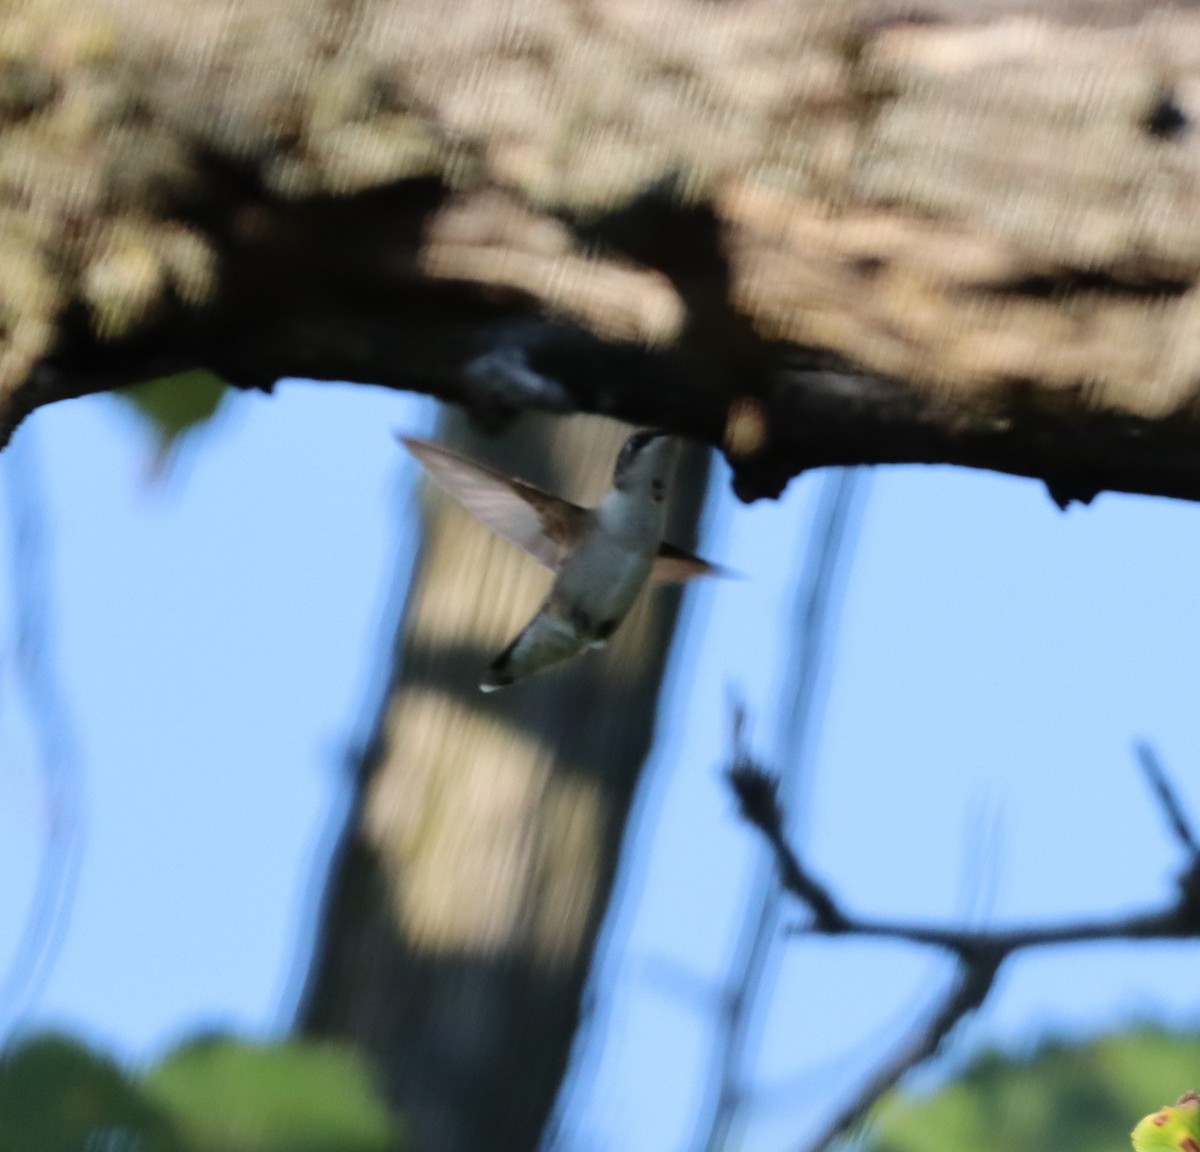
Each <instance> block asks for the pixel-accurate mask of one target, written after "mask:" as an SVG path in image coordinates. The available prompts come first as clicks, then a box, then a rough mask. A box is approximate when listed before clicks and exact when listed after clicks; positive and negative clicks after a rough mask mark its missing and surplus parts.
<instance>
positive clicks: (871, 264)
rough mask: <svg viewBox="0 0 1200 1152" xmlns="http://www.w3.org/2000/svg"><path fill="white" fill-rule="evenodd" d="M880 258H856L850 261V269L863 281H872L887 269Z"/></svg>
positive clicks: (884, 262)
mask: <svg viewBox="0 0 1200 1152" xmlns="http://www.w3.org/2000/svg"><path fill="white" fill-rule="evenodd" d="M887 263H888V262H887V261H886V260H885V259H884V258H883V257H882V256H858V257H856V258H855V259H853V260H851V261H850V268H851V270H852V271H854V272H856V273H857V274H858V275H859V276H861V277H862V278H863V279H864V280H873V279H874V278H875V277H876V276H878V275H879V273H880V272H882V271H883V270H884V269H885V268H886V267H887Z"/></svg>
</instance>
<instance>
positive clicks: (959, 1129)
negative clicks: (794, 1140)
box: [868, 1028, 1200, 1152]
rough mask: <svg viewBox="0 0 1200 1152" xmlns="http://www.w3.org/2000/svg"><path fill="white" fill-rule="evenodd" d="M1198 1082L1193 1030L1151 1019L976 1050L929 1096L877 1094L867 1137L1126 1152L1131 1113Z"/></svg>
mask: <svg viewBox="0 0 1200 1152" xmlns="http://www.w3.org/2000/svg"><path fill="white" fill-rule="evenodd" d="M1198 1082H1200V1037H1195V1036H1180V1035H1175V1034H1172V1033H1169V1032H1166V1031H1163V1030H1161V1029H1156V1028H1143V1029H1138V1030H1136V1031H1133V1032H1128V1033H1124V1034H1120V1035H1113V1036H1105V1037H1102V1038H1100V1039H1098V1040H1094V1041H1091V1042H1089V1043H1082V1044H1067V1043H1064V1042H1062V1041H1050V1042H1047V1043H1044V1044H1042V1045H1040V1046H1039V1047H1038V1048H1037V1049H1036V1051H1035V1052H1034V1053H1033V1054H1032V1055H1031V1056H1028V1057H1021V1058H1018V1057H1013V1056H1007V1055H1004V1054H1002V1053H999V1052H995V1051H990V1052H984V1053H982V1054H980V1055H979V1056H978V1057H976V1058H975V1059H974V1060H973V1061H972V1062H971V1063H970V1065H968V1067H967V1068H966V1069H965V1070H964V1071H963V1073H962V1074H961V1075H960V1076H959V1077H957V1078H956V1079H955V1080H954V1081H952V1082H951V1083H949V1084H947V1085H946V1086H945V1087H944V1088H942V1089H941V1090H940V1091H938V1092H935V1093H933V1094H932V1095H929V1096H927V1097H924V1098H911V1097H905V1096H894V1097H891V1098H889V1099H888V1100H886V1101H884V1102H883V1104H881V1106H880V1107H879V1109H878V1111H877V1114H876V1123H875V1124H874V1125H873V1130H872V1132H871V1136H870V1140H869V1145H868V1146H869V1148H870V1149H871V1150H872V1152H1013V1150H1014V1149H1019V1150H1020V1152H1129V1131H1130V1128H1131V1127H1132V1126H1133V1123H1134V1121H1136V1120H1137V1118H1138V1117H1139V1116H1144V1115H1145V1114H1146V1112H1147V1110H1148V1109H1150V1108H1152V1107H1154V1106H1155V1105H1156V1104H1157V1103H1158V1102H1159V1101H1161V1100H1162V1099H1163V1098H1164V1097H1167V1098H1168V1099H1169V1098H1171V1097H1174V1096H1176V1095H1177V1094H1178V1093H1179V1091H1180V1089H1181V1088H1187V1087H1188V1086H1189V1085H1190V1084H1192V1083H1198ZM1143 1123H1145V1122H1143ZM1140 1128H1141V1125H1139V1129H1140ZM1160 1148H1163V1149H1164V1152H1165V1146H1163V1145H1161V1144H1146V1145H1145V1146H1144V1148H1139V1149H1138V1152H1150V1150H1154V1152H1157V1150H1158V1149H1160ZM1171 1148H1172V1150H1173V1152H1200V1147H1197V1148H1195V1149H1187V1148H1186V1147H1183V1148H1181V1147H1180V1146H1177V1145H1171Z"/></svg>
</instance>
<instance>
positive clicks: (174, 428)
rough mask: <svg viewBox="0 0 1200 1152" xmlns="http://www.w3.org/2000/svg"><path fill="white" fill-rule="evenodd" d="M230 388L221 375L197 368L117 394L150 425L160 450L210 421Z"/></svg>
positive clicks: (123, 390)
mask: <svg viewBox="0 0 1200 1152" xmlns="http://www.w3.org/2000/svg"><path fill="white" fill-rule="evenodd" d="M227 391H228V388H227V386H226V384H225V381H224V380H222V379H221V378H220V377H219V376H216V375H214V374H213V373H212V372H208V371H206V370H204V369H196V370H195V371H192V372H179V373H177V374H176V375H174V376H161V377H159V379H157V380H148V381H146V382H145V383H144V384H134V385H132V386H131V387H129V388H120V389H118V390H117V392H116V393H115V395H116V396H117V397H118V398H119V399H121V400H123V401H125V402H126V403H128V404H130V405H132V407H133V408H134V410H135V411H136V412H137V413H138V414H139V415H140V416H141V417H142V418H143V419H145V420H146V421H147V422H148V423H149V424H150V425H151V427H152V428H153V429H154V431H155V435H156V437H157V439H158V442H159V446H160V451H166V450H167V449H169V448H170V447H171V445H173V444H174V443H175V441H176V440H178V439H179V437H180V436H182V435H183V434H184V433H185V432H188V431H190V430H191V429H193V428H198V427H199V426H200V425H202V424H204V423H206V422H207V421H209V420H211V419H212V418H213V416H215V415H216V413H217V409H219V408H220V406H221V402H222V401H223V400H224V399H225V394H226V392H227Z"/></svg>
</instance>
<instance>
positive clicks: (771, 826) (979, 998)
mask: <svg viewBox="0 0 1200 1152" xmlns="http://www.w3.org/2000/svg"><path fill="white" fill-rule="evenodd" d="M733 732H734V749H733V755H732V759H731V767H730V769H729V772H728V779H729V783H730V787H731V788H732V789H733V791H734V795H735V796H736V797H737V801H738V805H739V809H740V812H741V815H742V816H743V818H744V819H746V820H747V821H748V822H749V823H750V824H752V825H753V826H754V827H755V828H757V829H758V830H759V832H760V833H761V834H762V835H763V837H764V838H765V839H766V840H767V842H768V843H769V844H770V846H771V849H772V851H773V853H774V855H775V860H776V864H777V867H778V870H779V877H780V882H781V884H782V885H783V887H784V889H785V890H786V891H788V892H789V893H791V894H792V895H793V896H795V897H796V898H797V899H798V900H800V901H801V903H803V904H804V905H806V906H807V908H808V910H809V912H810V913H811V920H810V921H809V922H808V923H807V924H804V925H802V926H799V927H797V928H794V929H792V930H791V931H792V932H793V934H797V935H818V936H859V937H865V938H874V939H883V940H899V941H905V942H907V943H911V944H919V945H923V946H927V947H933V948H940V949H942V950H944V951H947V952H950V953H951V954H952V955H953V956H954V957H955V959H956V960H957V962H958V974H957V977H956V980H955V983H954V984H953V986H952V987H951V988H950V989H949V990H948V991H947V993H946V995H945V996H944V997H943V998H942V999H941V1001H940V1002H939V1003H938V1005H937V1006H936V1007H935V1009H934V1011H933V1012H932V1014H931V1015H930V1017H929V1019H928V1020H926V1021H925V1022H924V1023H923V1024H921V1025H920V1026H919V1027H917V1028H916V1029H915V1030H914V1031H913V1033H912V1035H911V1036H910V1037H909V1039H908V1041H907V1042H906V1043H905V1044H903V1045H902V1046H901V1047H900V1049H899V1050H898V1051H897V1053H896V1054H895V1055H894V1056H893V1057H892V1059H891V1060H890V1061H888V1062H887V1063H886V1064H885V1065H884V1066H883V1067H882V1068H881V1069H879V1071H878V1072H876V1074H875V1075H874V1076H872V1077H871V1079H870V1080H869V1081H868V1082H867V1084H866V1085H864V1086H863V1087H862V1088H861V1089H860V1091H859V1092H858V1093H857V1095H856V1096H855V1097H854V1099H853V1100H852V1101H851V1102H850V1103H848V1104H847V1105H846V1107H845V1108H843V1109H842V1110H841V1111H840V1112H839V1113H838V1114H837V1115H836V1116H835V1117H834V1119H833V1120H832V1121H831V1122H830V1124H829V1125H828V1126H827V1127H826V1129H825V1130H824V1131H823V1132H822V1133H821V1134H820V1135H819V1136H818V1137H817V1138H816V1139H815V1140H814V1141H812V1142H811V1143H810V1144H808V1145H806V1149H805V1152H823V1150H824V1149H825V1148H827V1147H828V1146H829V1145H830V1144H831V1143H832V1142H833V1141H834V1140H835V1139H837V1138H838V1137H839V1136H840V1135H842V1134H843V1133H845V1131H846V1130H847V1129H848V1128H849V1127H851V1126H852V1125H853V1124H855V1123H857V1122H858V1120H860V1119H861V1118H862V1117H863V1116H864V1115H865V1114H866V1113H867V1112H868V1111H869V1109H870V1108H871V1107H872V1106H873V1105H874V1104H875V1103H876V1101H877V1100H878V1099H879V1098H880V1097H881V1096H882V1095H883V1094H884V1093H885V1092H887V1091H888V1090H889V1089H891V1088H892V1087H894V1086H895V1085H896V1084H897V1083H898V1082H899V1080H900V1079H901V1078H902V1077H903V1076H904V1075H905V1074H906V1073H907V1072H908V1071H910V1070H911V1069H912V1068H914V1067H916V1066H917V1065H918V1064H919V1063H921V1062H922V1061H924V1060H926V1059H928V1058H929V1057H930V1056H932V1055H934V1054H935V1053H936V1052H937V1050H938V1048H939V1047H940V1046H941V1043H942V1041H943V1040H944V1039H945V1037H946V1036H947V1035H948V1034H949V1033H950V1032H951V1031H952V1030H953V1028H954V1027H955V1026H956V1025H957V1024H958V1022H959V1021H961V1020H962V1019H963V1018H965V1017H966V1016H968V1015H969V1014H970V1013H972V1012H973V1011H975V1010H976V1009H977V1008H979V1007H980V1006H981V1005H982V1004H983V1002H984V1000H985V999H986V997H987V996H988V994H989V993H990V991H991V989H992V986H993V984H994V982H995V978H996V975H997V973H998V972H999V970H1000V967H1001V966H1002V965H1003V964H1004V962H1005V961H1006V960H1008V959H1009V958H1010V957H1011V956H1012V955H1013V954H1014V953H1016V952H1019V951H1023V950H1026V949H1032V948H1044V947H1050V946H1054V945H1063V944H1082V943H1094V942H1096V941H1101V940H1178V939H1196V938H1198V937H1200V851H1197V845H1196V840H1195V837H1194V835H1193V834H1192V832H1191V829H1190V826H1189V824H1188V822H1187V819H1186V817H1185V816H1184V813H1183V809H1182V806H1181V805H1180V803H1179V800H1178V798H1177V797H1176V795H1175V792H1174V790H1173V789H1172V787H1171V785H1170V783H1169V781H1168V780H1167V777H1166V774H1165V772H1164V771H1163V770H1162V768H1161V766H1160V765H1159V763H1158V759H1157V757H1156V755H1155V754H1154V752H1153V750H1152V749H1151V748H1150V747H1149V745H1146V744H1140V745H1139V746H1138V749H1137V751H1138V756H1139V759H1140V760H1141V763H1142V766H1143V768H1144V770H1145V772H1146V775H1147V778H1148V780H1149V783H1150V785H1151V788H1152V791H1153V794H1154V797H1155V799H1156V800H1158V802H1159V804H1160V805H1161V806H1162V808H1163V811H1164V814H1165V815H1166V818H1167V821H1168V824H1169V826H1170V827H1171V829H1172V831H1173V832H1174V833H1175V835H1176V837H1177V839H1179V841H1180V843H1181V844H1182V846H1183V847H1184V849H1185V852H1186V853H1187V857H1188V858H1187V861H1186V864H1185V866H1184V867H1183V869H1182V870H1181V871H1180V874H1179V877H1178V879H1177V895H1176V898H1175V899H1174V900H1173V901H1170V902H1168V903H1166V904H1164V905H1162V906H1161V907H1159V908H1155V909H1150V910H1147V911H1144V912H1139V913H1134V914H1132V915H1127V916H1113V917H1097V918H1094V919H1090V920H1079V921H1076V922H1074V923H1066V924H1057V925H1044V926H1028V927H1018V928H1010V929H1005V930H1000V931H982V930H981V931H973V930H968V929H962V928H949V927H941V926H937V925H929V924H920V923H913V922H907V921H898V920H880V919H874V918H871V917H864V916H858V915H854V914H852V913H849V912H847V911H846V910H845V909H844V908H843V907H842V906H841V904H840V903H839V902H838V901H837V900H836V898H835V897H834V896H833V894H832V892H831V891H830V889H829V888H828V887H827V886H826V885H825V884H824V883H823V882H822V881H820V880H818V879H817V878H816V877H815V876H814V875H813V873H812V872H811V870H810V869H809V868H808V866H807V865H806V864H805V863H804V861H803V860H802V859H801V858H800V856H799V854H798V853H797V852H796V851H795V849H794V848H793V847H792V846H791V845H790V844H789V843H788V841H787V836H786V834H785V832H784V815H783V811H782V809H781V806H780V804H779V800H778V779H777V777H775V776H774V775H772V774H771V773H769V772H767V771H766V770H765V769H763V768H762V767H761V765H759V764H758V763H757V762H756V761H755V760H754V759H753V757H752V756H751V754H750V752H749V750H748V749H747V747H746V746H745V743H744V732H745V722H744V717H743V716H742V715H741V713H740V711H735V715H734V724H733Z"/></svg>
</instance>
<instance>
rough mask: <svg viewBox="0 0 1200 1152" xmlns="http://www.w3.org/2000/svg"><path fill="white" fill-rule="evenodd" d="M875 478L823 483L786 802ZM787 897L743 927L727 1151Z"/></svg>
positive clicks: (784, 744) (789, 722)
mask: <svg viewBox="0 0 1200 1152" xmlns="http://www.w3.org/2000/svg"><path fill="white" fill-rule="evenodd" d="M865 484H866V474H865V473H864V472H863V471H861V470H858V469H843V470H841V471H839V472H836V473H832V474H831V475H829V476H828V477H827V478H826V479H825V480H824V481H823V483H822V487H821V490H820V493H819V496H818V501H817V510H816V513H815V515H814V518H813V524H812V528H811V529H810V531H809V532H808V533H807V535H806V537H805V540H804V543H803V552H802V558H801V561H800V565H799V567H800V577H801V578H800V579H799V580H798V582H797V588H796V594H795V600H794V602H793V606H792V621H793V624H792V631H791V634H792V635H794V636H795V637H796V638H797V640H796V643H795V645H794V647H793V648H792V650H791V652H790V653H789V656H788V659H787V667H786V668H785V682H786V684H787V696H788V700H787V705H786V707H785V709H784V715H783V722H782V730H781V733H780V737H779V745H778V746H779V755H780V756H781V758H782V759H783V760H784V761H785V762H786V763H787V764H788V765H790V769H789V772H788V776H787V778H786V779H785V780H783V781H782V782H781V784H782V788H783V799H784V801H785V802H787V803H793V802H794V801H795V800H796V798H797V795H798V793H799V790H800V788H801V786H802V784H803V777H804V776H805V775H806V769H807V759H808V756H807V754H808V752H809V751H810V750H811V749H813V748H814V747H815V746H816V743H817V739H818V734H819V728H820V720H821V713H822V706H821V705H822V698H821V695H820V689H821V688H822V686H823V684H824V682H825V680H826V679H827V666H828V662H829V655H830V654H831V653H832V652H833V651H835V650H836V648H837V644H836V633H837V628H838V622H839V608H840V604H841V595H840V593H841V589H842V587H844V585H845V581H846V579H847V577H848V574H849V570H850V564H851V563H852V560H853V554H854V548H855V544H856V542H857V532H856V531H855V529H856V527H857V524H858V522H859V519H860V518H859V517H856V516H855V514H854V513H855V508H856V505H857V506H858V507H860V508H861V500H860V499H858V497H860V496H861V493H862V492H863V491H864V489H865ZM733 711H734V743H735V745H739V746H740V745H741V744H743V743H744V726H745V712H744V710H743V709H742V708H741V707H740V705H738V704H736V703H735V704H734V709H733ZM781 900H782V893H781V892H780V891H779V890H778V889H777V888H776V887H775V886H774V885H773V884H770V883H769V882H768V878H767V876H766V875H765V873H764V874H761V875H757V876H756V879H755V882H754V883H753V885H752V887H751V890H750V894H749V897H748V899H747V902H746V907H745V910H744V913H743V918H742V925H741V928H740V929H739V932H738V936H737V940H738V954H737V957H736V959H735V961H734V962H733V964H732V965H731V971H730V973H729V975H728V976H727V978H726V981H725V987H724V988H723V989H722V990H721V997H720V1009H719V1011H718V1013H717V1019H716V1027H715V1037H714V1041H713V1053H714V1058H713V1061H712V1069H711V1072H710V1078H711V1081H712V1083H713V1084H714V1089H713V1090H712V1091H710V1092H709V1093H708V1095H707V1097H706V1099H708V1100H709V1101H710V1102H711V1113H710V1114H708V1115H706V1116H704V1118H703V1119H702V1120H701V1121H700V1124H699V1127H698V1139H697V1142H696V1143H697V1147H699V1148H702V1149H704V1150H705V1152H721V1150H722V1149H724V1148H726V1147H727V1146H728V1144H729V1135H730V1132H731V1131H732V1130H733V1127H734V1125H735V1124H736V1123H737V1119H738V1113H739V1111H740V1109H741V1107H742V1103H743V1101H744V1098H745V1090H744V1087H743V1085H742V1077H743V1075H744V1068H745V1066H746V1064H747V1062H748V1061H747V1057H748V1055H749V1053H750V1050H751V1046H752V1044H753V1041H754V1036H753V1029H754V1024H755V1021H756V1019H758V1018H761V1008H762V1006H763V1004H764V1002H766V1001H767V1000H768V999H769V997H770V980H771V978H772V969H771V968H770V962H771V959H772V953H773V951H774V950H775V948H776V946H777V944H778V933H777V932H776V927H777V925H778V923H779V916H780V906H781Z"/></svg>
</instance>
